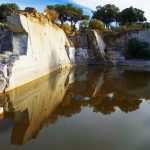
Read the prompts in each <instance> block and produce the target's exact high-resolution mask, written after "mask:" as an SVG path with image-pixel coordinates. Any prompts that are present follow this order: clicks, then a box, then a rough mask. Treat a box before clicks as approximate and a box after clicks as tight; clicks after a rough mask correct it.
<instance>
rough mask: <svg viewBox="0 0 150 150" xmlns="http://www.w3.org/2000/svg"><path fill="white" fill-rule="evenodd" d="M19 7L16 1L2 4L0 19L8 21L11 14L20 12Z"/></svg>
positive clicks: (0, 6)
mask: <svg viewBox="0 0 150 150" xmlns="http://www.w3.org/2000/svg"><path fill="white" fill-rule="evenodd" d="M18 12H19V7H18V5H17V4H15V3H6V4H1V5H0V21H1V22H6V20H7V16H9V15H11V14H12V13H18Z"/></svg>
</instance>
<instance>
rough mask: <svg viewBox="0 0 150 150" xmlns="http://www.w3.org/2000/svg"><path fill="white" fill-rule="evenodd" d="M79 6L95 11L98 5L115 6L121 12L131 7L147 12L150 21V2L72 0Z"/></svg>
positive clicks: (133, 0)
mask: <svg viewBox="0 0 150 150" xmlns="http://www.w3.org/2000/svg"><path fill="white" fill-rule="evenodd" d="M70 1H71V2H73V3H76V4H78V5H81V6H84V7H87V8H90V9H93V10H94V9H95V8H96V6H98V5H102V6H103V5H105V4H115V5H116V6H118V7H119V8H120V9H121V10H122V9H124V8H127V7H130V6H133V7H136V8H139V9H142V10H144V11H145V16H146V17H147V18H148V20H149V21H150V8H149V7H150V0H70Z"/></svg>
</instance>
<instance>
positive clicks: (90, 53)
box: [70, 30, 106, 65]
mask: <svg viewBox="0 0 150 150" xmlns="http://www.w3.org/2000/svg"><path fill="white" fill-rule="evenodd" d="M70 40H71V41H72V43H73V44H74V45H75V47H76V53H75V62H76V64H77V65H85V64H90V65H91V64H92V65H93V64H94V65H96V64H97V65H100V64H104V63H105V51H104V49H105V48H106V45H105V42H104V41H103V38H102V36H101V34H100V33H99V32H98V31H95V30H87V31H84V32H81V33H80V34H79V35H76V36H71V37H70Z"/></svg>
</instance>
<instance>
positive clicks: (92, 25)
mask: <svg viewBox="0 0 150 150" xmlns="http://www.w3.org/2000/svg"><path fill="white" fill-rule="evenodd" d="M89 28H91V29H97V30H104V29H105V28H104V25H103V23H102V22H101V21H99V20H97V19H93V20H91V21H90V22H89Z"/></svg>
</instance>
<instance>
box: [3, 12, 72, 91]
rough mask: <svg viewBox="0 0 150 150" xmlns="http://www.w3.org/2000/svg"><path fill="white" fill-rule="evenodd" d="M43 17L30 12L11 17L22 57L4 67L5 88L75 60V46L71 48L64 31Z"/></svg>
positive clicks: (15, 50)
mask: <svg viewBox="0 0 150 150" xmlns="http://www.w3.org/2000/svg"><path fill="white" fill-rule="evenodd" d="M41 20H42V21H41ZM41 20H39V19H38V18H35V17H32V16H30V15H29V14H28V15H27V16H25V15H21V14H20V15H12V16H10V17H8V26H9V29H10V30H11V31H12V34H13V36H12V39H11V40H12V45H13V54H16V55H17V56H18V57H17V59H16V58H15V59H14V61H11V62H8V63H7V64H5V65H4V67H3V69H2V70H3V72H5V73H4V76H5V78H6V80H7V85H6V87H5V88H6V89H5V91H9V90H11V89H14V88H16V87H18V86H21V85H23V84H25V83H28V82H30V81H33V80H35V79H37V78H39V77H41V76H44V75H46V74H48V73H50V72H52V71H53V70H56V69H58V68H64V67H68V66H72V65H73V64H74V61H73V60H74V48H69V41H68V39H67V37H66V35H65V33H64V31H63V30H62V29H60V28H59V27H57V26H56V25H53V24H52V23H51V22H50V21H48V20H47V19H46V18H41ZM66 46H67V50H66ZM69 56H71V57H69ZM70 58H71V59H70ZM4 68H5V69H4ZM4 70H5V71H4ZM3 88H4V87H3ZM2 90H4V89H1V92H2Z"/></svg>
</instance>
